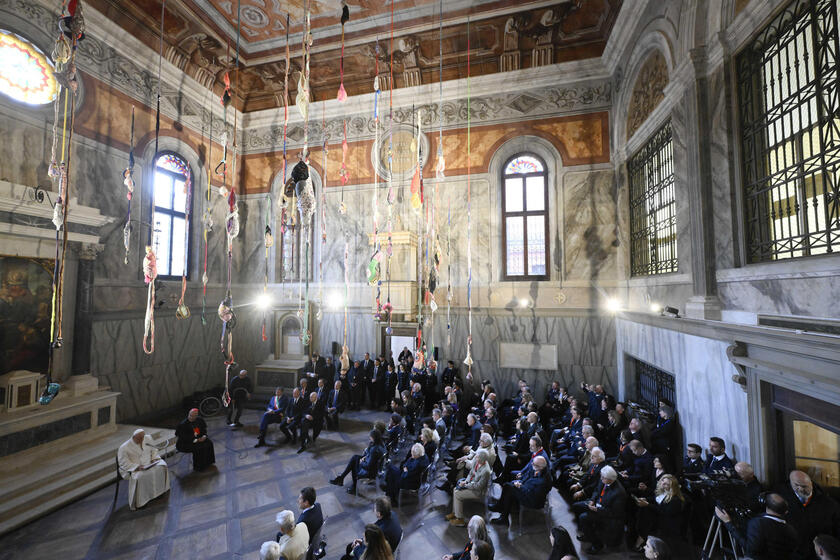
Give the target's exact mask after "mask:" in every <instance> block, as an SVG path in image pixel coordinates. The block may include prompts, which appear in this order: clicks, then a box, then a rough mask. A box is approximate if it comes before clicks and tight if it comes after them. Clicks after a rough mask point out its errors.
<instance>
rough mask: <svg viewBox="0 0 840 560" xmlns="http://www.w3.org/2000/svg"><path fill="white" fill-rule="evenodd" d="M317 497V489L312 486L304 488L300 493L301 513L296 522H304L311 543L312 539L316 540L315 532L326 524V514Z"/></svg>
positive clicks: (299, 504) (299, 505)
mask: <svg viewBox="0 0 840 560" xmlns="http://www.w3.org/2000/svg"><path fill="white" fill-rule="evenodd" d="M315 499H316V494H315V489H314V488H312V487H311V486H307V487H306V488H303V489H302V490H301V491H300V494H299V495H298V507H299V508H300V515H299V516H298V518H297V521H296V523H303V524H304V525H306V528H307V529H309V544H312V541H313V540H315V534H316V533H317V532H318V530H320V529H321V526H322V525H323V524H324V514H323V512H322V511H321V504H319V503H317V502H316V501H315Z"/></svg>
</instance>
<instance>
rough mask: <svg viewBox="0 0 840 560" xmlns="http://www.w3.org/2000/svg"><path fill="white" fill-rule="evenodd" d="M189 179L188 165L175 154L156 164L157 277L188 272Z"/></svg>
mask: <svg viewBox="0 0 840 560" xmlns="http://www.w3.org/2000/svg"><path fill="white" fill-rule="evenodd" d="M189 178H190V168H189V166H188V165H187V163H186V162H185V161H184V160H183V159H182V158H180V157H178V156H177V155H176V154H171V153H167V154H163V155H161V156H160V157H158V159H157V161H156V162H155V180H154V203H153V209H152V212H153V215H152V224H154V240H153V247H154V249H155V255H156V256H157V266H158V276H162V277H173V278H174V277H180V276H181V275H182V274H183V275H187V273H188V272H189V269H188V268H187V269H185V268H184V267H185V266H186V265H187V263H188V260H189V259H188V257H189V231H187V216H186V209H187V208H186V207H187V193H186V189H187V183H188V181H189Z"/></svg>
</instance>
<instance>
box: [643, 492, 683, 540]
mask: <svg viewBox="0 0 840 560" xmlns="http://www.w3.org/2000/svg"><path fill="white" fill-rule="evenodd" d="M649 503H650V506H648V507H650V508H651V509H652V510H653V511H654V513H656V531H654V534H656V535H657V536H660V537H680V536H682V535H683V534H684V533H685V531H684V528H685V527H684V522H685V508H686V503H685V502H684V501H682V500H680V499H679V498H672V499H671V501H669V502H662V503H661V504H658V503H656V500H655V499H650V500H649Z"/></svg>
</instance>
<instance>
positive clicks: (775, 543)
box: [715, 493, 797, 560]
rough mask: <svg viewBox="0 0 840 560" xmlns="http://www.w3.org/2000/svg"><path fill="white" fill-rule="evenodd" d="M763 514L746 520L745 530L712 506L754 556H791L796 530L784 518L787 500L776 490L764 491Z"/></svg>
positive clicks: (764, 559)
mask: <svg viewBox="0 0 840 560" xmlns="http://www.w3.org/2000/svg"><path fill="white" fill-rule="evenodd" d="M764 503H765V511H764V514H763V515H760V516H758V517H753V518H752V519H750V520H749V521H748V522H747V531H746V534H744V532H743V530H742V529H741V528H740V527H738V526H737V525H736V524H734V523H733V522H732V518H731V517H730V515H729V513H727V512H725V511H723V510H722V509H720V508H719V507H715V515H717V516H718V519H720V520H721V521H723V522H724V523H725V524H726V528H727V529H729V533H730V534H731V535H732V536H733V538H734V539H735V540H736V541H737V542H738V544H740V545H741V547H742V548H743V549H744V554H745V555H746V556H747V557H749V558H752V559H753V560H790V558H792V555H793V551H794V550H795V549H796V544H797V535H796V531H795V530H794V529H793V527H791V526H790V525H788V523H787V521H785V515H787V511H788V504H787V502H786V501H785V499H784V498H783V497H781V496H780V495H779V494H776V493H770V494H767V495H766V497H765V499H764Z"/></svg>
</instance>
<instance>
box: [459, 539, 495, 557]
mask: <svg viewBox="0 0 840 560" xmlns="http://www.w3.org/2000/svg"><path fill="white" fill-rule="evenodd" d="M486 542H487V544H489V545H490V550H492V551H493V554H492V555H491V557H495V555H496V549H495V548H494V547H493V543H492V542H491V541H486ZM472 546H473V542H472V541H470V542H468V543H467V546H465V547H464V549H463V550H459V551H458V552H453V553H452V560H470V558H471V557H472V556H471V553H472Z"/></svg>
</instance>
